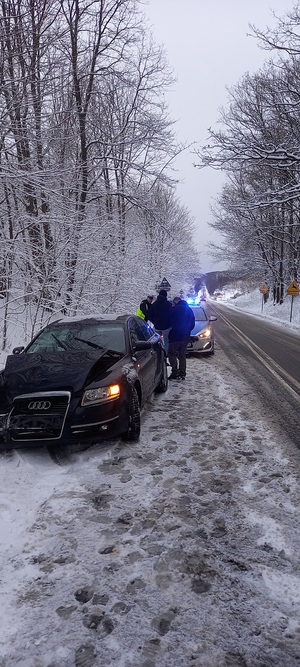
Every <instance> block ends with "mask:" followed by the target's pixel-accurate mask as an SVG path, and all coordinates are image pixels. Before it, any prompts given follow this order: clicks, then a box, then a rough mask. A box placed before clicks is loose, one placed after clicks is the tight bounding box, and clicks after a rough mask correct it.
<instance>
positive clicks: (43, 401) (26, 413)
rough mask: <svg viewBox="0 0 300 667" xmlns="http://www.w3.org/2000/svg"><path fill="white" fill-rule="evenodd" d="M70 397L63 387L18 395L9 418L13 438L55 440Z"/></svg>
mask: <svg viewBox="0 0 300 667" xmlns="http://www.w3.org/2000/svg"><path fill="white" fill-rule="evenodd" d="M70 398H71V394H70V392H66V391H65V392H52V393H39V394H27V395H24V396H17V397H16V398H15V400H14V404H13V408H12V410H11V412H10V415H9V418H8V430H9V433H10V436H11V438H12V440H14V441H21V440H22V441H25V440H28V441H33V440H58V439H59V438H60V437H61V435H62V431H63V428H64V423H65V419H66V415H67V410H68V406H69V403H70Z"/></svg>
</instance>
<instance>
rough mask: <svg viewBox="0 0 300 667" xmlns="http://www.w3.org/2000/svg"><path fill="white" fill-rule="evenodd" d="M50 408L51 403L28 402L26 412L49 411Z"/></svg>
mask: <svg viewBox="0 0 300 667" xmlns="http://www.w3.org/2000/svg"><path fill="white" fill-rule="evenodd" d="M49 408H51V401H30V403H28V410H49Z"/></svg>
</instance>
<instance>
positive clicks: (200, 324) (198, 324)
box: [191, 320, 210, 336]
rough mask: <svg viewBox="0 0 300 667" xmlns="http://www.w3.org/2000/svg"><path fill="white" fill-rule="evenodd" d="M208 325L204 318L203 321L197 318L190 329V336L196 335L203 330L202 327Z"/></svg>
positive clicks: (205, 327) (204, 327)
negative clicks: (191, 329)
mask: <svg viewBox="0 0 300 667" xmlns="http://www.w3.org/2000/svg"><path fill="white" fill-rule="evenodd" d="M209 326H210V322H209V320H204V321H202V320H197V322H196V323H195V326H194V328H193V331H191V336H197V334H198V333H199V332H200V331H203V329H207V327H209Z"/></svg>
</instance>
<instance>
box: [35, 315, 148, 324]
mask: <svg viewBox="0 0 300 667" xmlns="http://www.w3.org/2000/svg"><path fill="white" fill-rule="evenodd" d="M129 319H135V320H138V321H141V318H140V317H137V316H136V315H133V314H130V313H127V314H123V315H117V314H116V313H96V314H95V313H93V314H89V315H74V316H72V317H67V316H64V317H60V318H58V319H56V320H52V322H49V323H48V325H47V326H51V325H64V324H73V323H74V324H76V323H78V324H79V323H81V322H82V323H83V322H86V323H88V322H89V321H90V322H99V323H100V322H101V323H103V324H109V323H112V322H113V323H114V324H119V325H120V326H122V325H123V324H124V323H125V322H127V321H128V320H129Z"/></svg>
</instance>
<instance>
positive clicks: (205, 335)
mask: <svg viewBox="0 0 300 667" xmlns="http://www.w3.org/2000/svg"><path fill="white" fill-rule="evenodd" d="M198 336H199V338H209V337H210V336H211V329H210V328H209V327H208V328H207V329H203V331H200V333H199V334H198Z"/></svg>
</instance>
